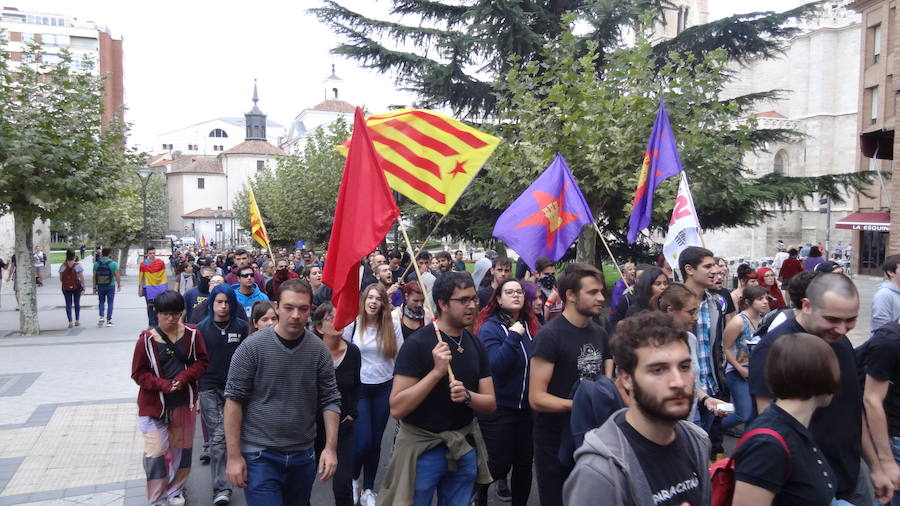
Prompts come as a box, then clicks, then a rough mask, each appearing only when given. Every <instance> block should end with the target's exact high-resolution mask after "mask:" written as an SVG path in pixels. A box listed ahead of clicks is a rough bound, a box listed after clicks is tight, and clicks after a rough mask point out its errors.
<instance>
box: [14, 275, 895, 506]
mask: <svg viewBox="0 0 900 506" xmlns="http://www.w3.org/2000/svg"><path fill="white" fill-rule="evenodd" d="M130 272H132V273H133V272H134V270H133V269H132V270H130ZM854 281H855V282H856V283H857V286H859V288H860V294H861V302H862V304H861V311H860V320H859V325H858V327H857V328H856V329H854V331H853V332H851V335H850V337H851V340H852V341H853V342H854V344H855V345H858V344H860V343H861V342H862V341H864V340H865V338H866V337H867V336H868V323H869V305H870V301H871V298H872V295H873V294H874V291H875V289H877V286H878V284H879V282H880V280H879V279H877V278H870V277H857V278H855V279H854ZM88 284H89V285H90V281H88ZM123 284H124V286H123V288H122V291H121V292H119V293H118V294H117V295H116V300H115V312H114V321H115V324H116V326H115V327H113V328H97V327H96V321H97V308H96V305H97V297H96V296H94V295H90V294H88V295H85V296H83V297H82V315H81V323H82V325H81V326H79V327H76V328H72V329H68V328H66V317H65V309H64V302H63V297H62V293H61V291H60V287H59V279H58V276H57V277H54V278H52V279H50V280H49V281H48V282H46V283H45V285H44V286H43V287H41V288H39V289H38V306H39V318H40V321H41V328H42V330H43V332H42V335H41V336H39V337H15V336H11V334H14V333H15V331H16V329H18V317H19V313H18V312H16V311H15V310H14V309H15V299H14V298H13V295H12V293H11V291H10V290H11V286H10V284H8V283H5V282H4V283H3V286H2V290H0V308H2V309H0V506H2V505H7V504H41V505H48V504H60V505H61V504H64V505H71V504H90V505H105V504H111V505H118V506H124V505H138V504H146V499H145V480H144V472H143V469H142V464H141V448H142V443H141V438H140V434H139V432H138V431H137V429H136V417H137V407H136V404H135V400H134V399H135V396H136V394H137V386H136V385H135V384H134V382H133V381H132V380H131V378H130V367H131V357H132V353H133V350H134V344H135V341H136V338H137V335H138V333H139V331H140V330H141V329H142V328H144V326H145V325H146V311H145V306H144V303H143V299H140V298H138V297H137V286H136V276H133V275H132V276H129V277H127V278H125V279H124V283H123ZM393 423H394V422H393V421H391V422H389V425H388V428H387V430H386V431H385V440H384V444H383V445H382V447H383V453H382V455H383V457H382V462H381V469H380V470H379V476H378V478H379V481H380V479H381V477H382V475H383V472H384V467H385V466H386V465H387V459H388V457H389V455H390V448H391V443H392V439H393V434H394V430H393ZM200 444H201V443H200V438H199V430H198V438H197V443H196V444H195V446H194V448H195V451H194V467H193V472H192V473H191V477H190V479H189V481H188V487H187V492H188V501H189V504H211V502H212V487H211V480H210V474H209V467H208V466H202V465H200V464H199V462H198V461H197V456H198V454H199V448H200ZM376 488H377V487H376ZM491 499H492V500H491V503H492V504H495V503H496V504H500V503H499V502H496V498H495V496H494V495H493V494H491ZM332 501H333V499H332V494H331V484H330V482H329V483H325V484H319V483H317V484H316V486H315V487H314V489H313V498H312V504H329V503H332ZM531 503H532V504H537V488H536V487H534V488H533V489H532V501H531ZM233 504H235V505H243V504H245V502H244V499H243V494H242V493H241V492H240V491H236V493H235V496H234V501H233Z"/></svg>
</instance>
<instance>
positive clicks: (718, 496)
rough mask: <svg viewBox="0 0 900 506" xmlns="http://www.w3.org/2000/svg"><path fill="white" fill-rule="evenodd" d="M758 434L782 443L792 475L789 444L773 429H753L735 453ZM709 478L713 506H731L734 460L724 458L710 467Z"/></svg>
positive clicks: (739, 444) (740, 440) (736, 446)
mask: <svg viewBox="0 0 900 506" xmlns="http://www.w3.org/2000/svg"><path fill="white" fill-rule="evenodd" d="M757 434H766V435H768V436H772V437H773V438H775V439H776V440H778V442H779V443H781V447H782V448H784V451H785V453H787V456H788V473H787V474H788V476H790V474H791V467H790V460H791V450H790V449H788V446H787V443H785V442H784V439H783V438H782V437H781V434H779V433H777V432H775V431H774V430H772V429H753V430H751V431H748V432H746V433H745V434H744V435H743V436H741V438H740V439H738V442H737V443H735V445H734V451H735V452H737V449H738V447H740V446H741V443H743V442H744V441H746V440H747V439H750V437H751V436H755V435H757ZM709 478H710V480H711V481H712V501H711V502H710V505H711V506H731V500H732V498H733V497H734V459H731V458H728V457H726V458H724V459H722V460H719V461H716V462H715V463H713V465H711V466H709Z"/></svg>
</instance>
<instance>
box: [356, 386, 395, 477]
mask: <svg viewBox="0 0 900 506" xmlns="http://www.w3.org/2000/svg"><path fill="white" fill-rule="evenodd" d="M392 384H393V381H386V382H384V383H379V384H377V385H367V384H365V383H363V384H362V387H361V388H360V389H359V402H358V403H357V405H356V410H357V412H358V413H357V417H356V420H354V422H353V477H354V478H359V474H360V472H361V471H364V473H363V482H362V489H363V490H371V489H374V488H375V473H376V472H377V471H378V460H379V459H380V458H381V440H382V438H383V436H384V427H385V426H386V425H387V421H388V418H390V416H391V406H390V396H391V385H392Z"/></svg>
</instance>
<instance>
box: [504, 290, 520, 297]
mask: <svg viewBox="0 0 900 506" xmlns="http://www.w3.org/2000/svg"><path fill="white" fill-rule="evenodd" d="M503 295H509V296H510V297H521V296H523V295H525V292H524V291H523V290H503Z"/></svg>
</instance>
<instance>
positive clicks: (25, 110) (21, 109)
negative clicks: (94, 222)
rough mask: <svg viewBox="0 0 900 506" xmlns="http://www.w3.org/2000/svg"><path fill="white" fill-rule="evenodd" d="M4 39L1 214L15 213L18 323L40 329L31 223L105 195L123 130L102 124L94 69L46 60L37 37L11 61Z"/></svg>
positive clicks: (0, 64) (0, 52) (0, 63)
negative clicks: (19, 59) (51, 62)
mask: <svg viewBox="0 0 900 506" xmlns="http://www.w3.org/2000/svg"><path fill="white" fill-rule="evenodd" d="M0 46H2V47H3V48H0V213H13V218H14V222H15V234H16V238H15V250H16V258H17V259H18V261H17V269H16V275H17V276H18V283H19V295H20V302H21V308H22V311H21V313H20V314H19V322H20V330H21V332H22V334H24V335H36V334H38V333H39V332H40V325H39V323H38V318H37V298H36V293H35V276H34V267H33V266H32V263H31V262H30V261H29V259H30V258H31V247H30V245H31V243H32V231H31V224H32V223H33V222H34V221H35V220H36V219H55V218H61V217H64V216H65V215H66V213H67V212H68V211H69V210H71V209H74V208H77V207H78V206H80V205H83V203H85V202H91V201H94V200H96V199H100V198H103V197H104V195H103V188H104V186H103V182H104V181H108V180H110V179H112V178H114V177H115V174H116V170H117V168H116V166H115V163H116V161H117V160H119V159H120V158H121V153H122V148H121V143H122V141H123V137H122V129H121V128H118V127H117V125H116V124H115V123H116V122H114V125H113V127H112V128H109V129H107V130H105V131H104V130H102V129H101V125H100V117H101V113H102V109H103V105H102V101H101V92H102V83H101V80H100V78H99V77H96V76H93V75H92V74H91V72H90V70H89V69H84V70H75V68H74V64H73V59H72V56H71V55H70V54H68V53H67V52H61V53H60V61H59V62H58V63H55V64H48V63H41V58H42V56H41V49H40V46H38V45H34V44H33V45H30V46H28V47H27V49H26V50H25V51H24V52H23V53H22V61H21V62H12V61H11V58H10V53H9V51H8V50H6V49H5V41H3V40H0Z"/></svg>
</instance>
